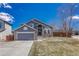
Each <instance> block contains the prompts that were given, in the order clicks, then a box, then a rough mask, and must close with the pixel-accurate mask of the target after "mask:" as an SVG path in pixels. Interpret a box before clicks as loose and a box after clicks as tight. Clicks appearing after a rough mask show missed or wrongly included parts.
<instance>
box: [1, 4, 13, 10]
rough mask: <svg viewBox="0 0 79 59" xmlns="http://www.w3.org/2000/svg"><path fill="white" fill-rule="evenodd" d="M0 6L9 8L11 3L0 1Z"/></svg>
mask: <svg viewBox="0 0 79 59" xmlns="http://www.w3.org/2000/svg"><path fill="white" fill-rule="evenodd" d="M0 7H3V8H9V9H11V8H12V7H11V5H9V4H8V3H0Z"/></svg>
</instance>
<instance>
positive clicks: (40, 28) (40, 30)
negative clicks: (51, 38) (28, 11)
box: [38, 25, 42, 36]
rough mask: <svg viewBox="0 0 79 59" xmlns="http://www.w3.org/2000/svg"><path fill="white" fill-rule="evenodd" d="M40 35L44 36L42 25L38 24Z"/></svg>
mask: <svg viewBox="0 0 79 59" xmlns="http://www.w3.org/2000/svg"><path fill="white" fill-rule="evenodd" d="M38 36H42V25H38Z"/></svg>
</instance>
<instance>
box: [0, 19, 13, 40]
mask: <svg viewBox="0 0 79 59" xmlns="http://www.w3.org/2000/svg"><path fill="white" fill-rule="evenodd" d="M8 35H12V26H11V24H10V23H9V22H7V21H4V20H2V19H0V41H4V40H6V36H8Z"/></svg>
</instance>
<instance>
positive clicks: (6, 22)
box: [0, 19, 12, 25]
mask: <svg viewBox="0 0 79 59" xmlns="http://www.w3.org/2000/svg"><path fill="white" fill-rule="evenodd" d="M0 20H1V21H3V22H5V23H7V24H9V25H12V24H11V23H9V22H8V21H5V20H2V19H0Z"/></svg>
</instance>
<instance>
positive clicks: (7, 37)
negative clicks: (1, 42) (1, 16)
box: [6, 35, 14, 41]
mask: <svg viewBox="0 0 79 59" xmlns="http://www.w3.org/2000/svg"><path fill="white" fill-rule="evenodd" d="M13 40H14V35H8V36H6V41H13Z"/></svg>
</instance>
